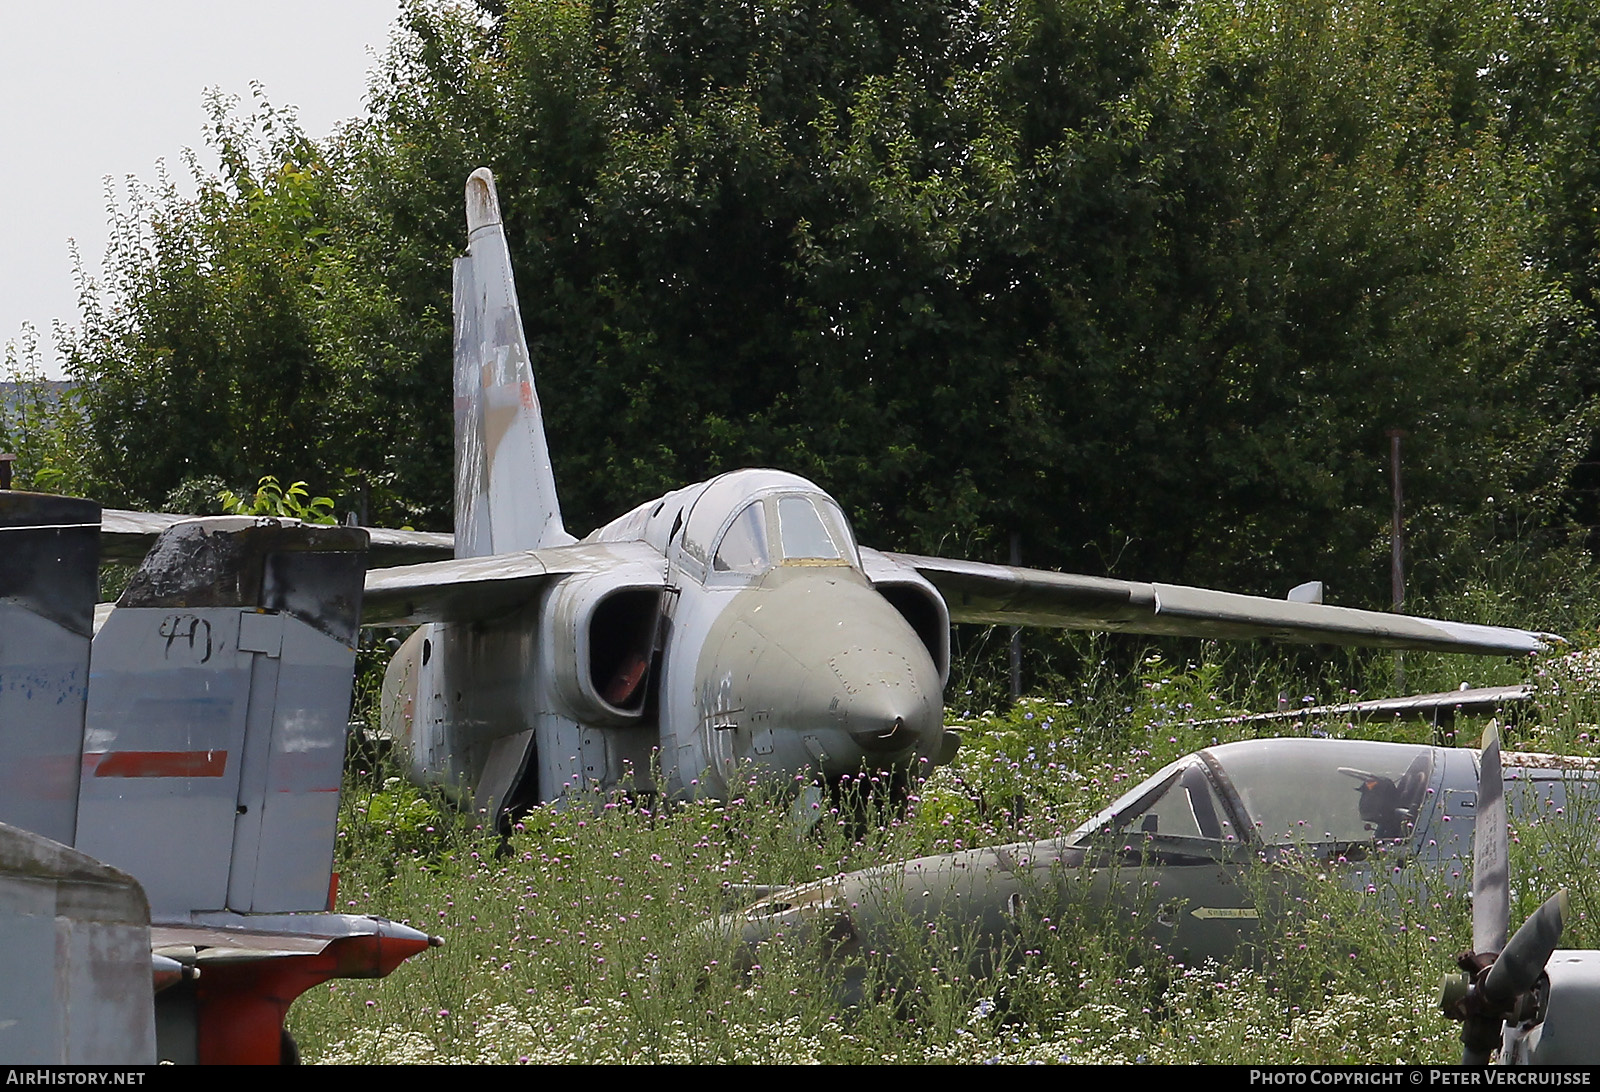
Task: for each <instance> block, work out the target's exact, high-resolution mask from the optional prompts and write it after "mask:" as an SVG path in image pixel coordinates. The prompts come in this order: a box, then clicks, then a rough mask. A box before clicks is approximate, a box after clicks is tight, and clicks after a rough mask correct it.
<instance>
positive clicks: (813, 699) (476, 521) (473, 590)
mask: <svg viewBox="0 0 1600 1092" xmlns="http://www.w3.org/2000/svg"><path fill="white" fill-rule="evenodd" d="M466 195H467V231H468V236H467V238H468V243H467V254H466V255H465V256H464V257H461V258H458V259H457V260H456V263H455V285H454V288H455V443H456V448H455V468H456V469H455V476H456V480H455V506H456V507H455V511H456V517H455V518H456V533H455V554H456V556H455V559H454V560H451V561H442V562H433V563H425V564H419V565H410V566H403V567H397V568H389V569H385V570H382V571H380V572H372V573H369V574H368V577H367V584H366V599H365V608H364V611H363V619H362V620H363V623H364V624H366V625H410V624H419V623H420V624H421V628H419V629H418V630H417V631H416V632H414V633H413V634H412V635H411V636H410V637H409V638H408V639H407V640H406V641H405V643H404V644H403V645H402V646H401V647H400V649H399V650H398V651H397V653H396V655H395V657H394V659H393V661H392V663H391V664H390V667H389V670H388V674H387V677H386V679H385V682H384V696H383V718H384V725H385V727H386V729H387V730H388V732H389V734H390V735H391V738H392V739H394V740H395V741H396V742H397V743H401V744H403V745H404V746H405V747H406V748H407V749H408V751H409V753H410V756H411V763H412V767H411V772H412V774H413V776H414V777H416V778H418V779H419V780H422V781H424V782H432V783H436V784H442V785H445V786H447V787H454V788H457V789H461V790H465V791H466V792H467V793H470V794H471V798H472V802H473V804H474V806H475V807H478V808H481V809H485V810H487V811H488V812H489V814H491V815H498V814H500V811H501V809H502V808H504V807H506V806H508V805H515V804H521V803H532V802H536V801H549V800H555V799H558V798H560V797H562V796H563V795H564V794H566V793H568V792H571V791H573V790H574V789H577V788H590V787H598V788H601V789H610V788H614V787H616V786H618V785H619V784H622V783H623V782H624V781H625V779H626V778H628V777H629V776H630V774H631V776H632V777H633V779H634V783H635V784H637V785H640V786H642V787H650V786H648V785H647V783H646V778H647V777H649V776H651V773H652V770H653V769H656V770H659V777H660V778H661V779H662V781H663V782H664V783H663V784H656V785H655V786H653V787H655V788H657V789H660V790H664V791H666V792H668V793H669V794H690V795H693V794H704V795H720V794H722V793H724V792H725V791H727V789H728V788H729V782H730V779H731V778H733V777H734V775H735V771H736V770H737V769H738V768H740V767H741V766H745V765H748V766H753V767H755V768H757V769H759V770H764V771H766V772H767V773H769V774H775V775H779V776H782V777H784V778H792V777H794V776H795V775H796V774H803V773H804V771H807V770H810V771H812V772H813V774H815V775H818V776H820V778H822V779H824V780H825V782H832V781H834V780H836V779H838V778H840V777H841V776H844V775H853V774H855V773H857V772H858V771H860V770H861V769H862V768H863V766H865V767H867V768H869V769H872V770H874V771H883V772H889V773H890V774H892V775H895V776H899V775H903V774H904V773H906V772H907V771H909V770H911V769H912V768H913V767H914V766H915V765H916V764H918V763H921V762H927V763H930V764H937V763H943V762H948V761H950V759H951V758H952V757H953V756H954V753H955V749H956V746H957V739H956V736H955V735H954V734H953V733H951V732H948V731H946V730H945V728H944V725H943V698H942V691H943V688H944V684H945V681H946V679H947V676H948V671H949V658H950V641H949V634H950V623H951V622H952V621H958V622H983V623H1000V624H1010V625H1043V626H1058V627H1067V628H1080V629H1107V630H1125V631H1129V632H1135V633H1154V634H1175V635H1193V636H1214V637H1275V638H1279V639H1282V640H1289V641H1303V642H1325V643H1332V644H1349V645H1370V646H1377V647H1385V648H1410V649H1426V650H1433V651H1443V652H1474V653H1485V654H1500V655H1505V654H1518V653H1529V652H1533V651H1536V650H1537V649H1539V648H1540V647H1541V646H1542V644H1543V643H1544V642H1545V640H1546V638H1545V637H1543V636H1542V635H1540V634H1536V633H1530V632H1525V631H1522V630H1513V629H1501V628H1496V627H1490V626H1479V625H1465V624H1458V623H1453V622H1441V621H1433V620H1429V619H1424V618H1414V617H1407V616H1403V615H1394V614H1382V613H1377V612H1372V611H1360V610H1350V609H1345V608H1340V607H1331V606H1323V605H1322V604H1321V603H1320V602H1297V601H1279V600H1272V599H1263V598H1258V597H1254V596H1246V595H1233V594H1228V593H1224V592H1216V591H1208V590H1204V589H1200V588H1189V587H1174V586H1169V585H1164V584H1141V583H1130V582H1128V581H1122V580H1110V579H1104V578H1099V577H1091V576H1075V575H1072V574H1068V573H1059V572H1046V571H1040V570H1036V569H1024V568H1017V567H1008V566H1003V565H988V564H979V563H973V562H964V561H952V560H946V559H943V558H934V557H915V556H911V555H907V554H895V553H881V552H879V551H876V550H871V549H867V548H864V547H859V546H858V545H857V544H856V541H855V538H854V536H853V535H852V533H851V530H850V524H849V522H848V521H847V520H846V519H845V516H844V513H843V512H842V511H841V510H840V508H839V506H838V504H836V503H835V502H834V501H833V499H832V498H830V497H829V496H828V495H827V494H826V493H825V492H823V491H822V490H821V489H819V488H818V487H817V486H816V485H814V484H813V483H811V482H809V481H807V480H805V479H804V478H801V477H797V476H796V475H794V474H788V473H784V472H783V471H779V470H736V471H732V472H730V473H726V474H722V475H720V476H718V477H715V478H712V479H711V480H710V481H706V482H701V483H699V484H697V485H691V486H688V487H686V488H683V489H680V490H678V491H676V492H673V493H669V494H667V495H666V496H664V497H660V498H658V499H655V500H650V501H646V502H645V503H644V504H641V505H639V507H637V508H635V509H634V510H633V511H631V512H629V513H627V514H626V515H624V516H622V517H620V518H618V519H616V520H614V521H612V522H611V523H608V524H606V525H605V526H604V527H601V528H600V529H599V530H597V531H594V532H593V533H591V534H590V535H589V536H588V537H586V538H584V539H583V540H581V541H579V540H577V539H575V538H574V537H573V536H572V535H571V534H569V533H568V532H567V529H566V527H565V526H564V524H563V523H562V519H561V508H560V505H559V503H558V502H557V498H556V487H555V480H554V477H553V475H552V473H551V468H550V454H549V448H548V446H547V443H546V438H545V433H544V425H543V421H542V418H541V415H540V410H539V401H538V397H537V395H536V394H535V389H534V382H533V372H532V368H531V365H530V360H529V354H528V346H527V342H526V340H525V338H524V335H523V329H522V319H521V315H520V313H519V311H518V307H517V297H516V291H515V288H514V286H513V283H512V274H511V261H510V255H509V252H508V250H507V245H506V237H505V232H504V229H503V227H502V224H501V219H500V208H499V202H498V199H497V198H496V195H495V188H494V179H493V176H492V175H491V174H490V173H489V171H488V170H487V169H483V168H480V169H479V170H477V171H474V172H473V174H472V176H471V177H470V178H469V179H468V180H467V190H466Z"/></svg>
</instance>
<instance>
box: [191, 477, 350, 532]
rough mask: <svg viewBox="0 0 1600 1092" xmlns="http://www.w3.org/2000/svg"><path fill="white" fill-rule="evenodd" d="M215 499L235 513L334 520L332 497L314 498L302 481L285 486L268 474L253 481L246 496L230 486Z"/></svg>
mask: <svg viewBox="0 0 1600 1092" xmlns="http://www.w3.org/2000/svg"><path fill="white" fill-rule="evenodd" d="M217 499H218V500H219V501H220V502H221V503H222V508H223V511H224V512H227V513H228V514H229V515H234V516H288V517H290V518H293V519H298V520H303V521H304V522H306V523H337V522H338V521H337V520H336V519H335V518H334V515H333V498H331V497H313V496H312V495H311V491H310V490H308V489H307V488H306V483H305V482H295V483H293V484H292V485H290V486H289V488H288V489H285V488H283V486H281V485H279V484H278V479H277V478H275V477H273V476H272V475H271V474H268V475H266V476H264V477H263V478H262V479H261V480H260V481H259V482H257V483H256V491H255V492H254V493H253V494H251V495H249V496H245V497H241V496H239V495H238V494H236V493H234V492H233V490H231V489H223V490H221V491H219V492H218V494H217Z"/></svg>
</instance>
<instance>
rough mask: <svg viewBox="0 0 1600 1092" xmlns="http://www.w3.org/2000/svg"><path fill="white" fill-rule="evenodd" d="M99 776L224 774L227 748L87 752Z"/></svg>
mask: <svg viewBox="0 0 1600 1092" xmlns="http://www.w3.org/2000/svg"><path fill="white" fill-rule="evenodd" d="M83 757H84V764H85V765H88V764H89V762H90V760H91V759H93V760H96V761H95V762H94V775H95V776H96V777H221V776H222V771H223V770H224V769H225V768H226V767H227V765H228V752H227V751H102V752H100V753H99V754H95V753H92V752H91V753H86V754H84V756H83Z"/></svg>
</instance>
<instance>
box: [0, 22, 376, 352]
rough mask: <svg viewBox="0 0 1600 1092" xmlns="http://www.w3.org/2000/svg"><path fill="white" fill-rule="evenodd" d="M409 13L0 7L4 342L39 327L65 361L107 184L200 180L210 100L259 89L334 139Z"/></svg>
mask: <svg viewBox="0 0 1600 1092" xmlns="http://www.w3.org/2000/svg"><path fill="white" fill-rule="evenodd" d="M399 11H400V7H399V0H271V2H270V3H243V2H240V0H147V2H144V3H129V2H127V0H51V2H49V3H29V2H26V0H0V103H4V104H5V105H4V107H3V108H0V341H4V342H12V341H16V340H18V339H19V337H20V335H21V333H22V328H23V324H24V323H31V324H32V325H33V326H34V327H35V328H37V329H38V331H39V333H40V339H41V342H42V347H43V350H44V353H43V356H44V358H45V361H46V363H47V365H50V364H51V362H52V361H53V358H54V353H53V351H52V342H51V340H50V329H51V325H52V323H53V322H54V321H55V320H57V319H59V320H61V321H63V322H66V323H68V324H73V323H75V322H76V320H77V289H76V287H75V284H74V280H73V263H72V256H71V250H70V242H69V241H70V240H76V242H77V246H78V251H79V253H80V255H81V256H82V259H83V263H84V266H85V267H86V269H88V270H90V271H91V272H98V271H99V268H100V263H101V260H102V258H103V256H104V253H105V243H106V224H107V220H108V217H107V214H106V180H107V179H108V178H110V179H111V180H113V183H114V186H115V189H116V191H117V192H118V193H119V194H121V193H123V192H125V179H126V178H127V177H128V176H130V175H131V176H133V177H135V178H137V179H139V180H140V181H141V182H145V183H153V182H154V181H155V180H156V177H157V164H158V162H160V161H164V162H165V163H166V165H167V169H168V172H169V173H170V174H171V175H172V176H173V177H174V179H177V180H180V181H181V180H183V179H187V177H188V168H187V167H186V165H185V164H184V160H183V151H184V149H186V148H193V149H195V150H196V151H197V152H202V153H203V152H204V145H205V136H204V125H205V121H206V114H205V110H204V97H205V93H206V91H207V89H209V88H217V89H219V90H221V91H222V92H223V93H224V94H228V95H235V96H238V97H239V98H240V99H241V100H243V101H244V102H245V103H248V102H249V101H250V96H251V88H250V85H251V82H252V81H256V82H259V83H261V84H262V85H263V86H264V88H265V91H266V95H267V98H268V100H269V101H270V102H272V103H273V104H274V105H278V106H287V105H293V106H295V107H297V108H298V112H299V117H300V123H301V127H302V128H303V129H304V130H305V132H306V133H307V134H308V135H310V136H313V137H321V136H325V135H326V134H327V133H328V132H329V131H331V130H332V129H333V128H334V127H335V126H336V125H337V124H338V123H339V122H340V121H342V120H344V119H346V118H350V117H355V116H357V115H359V114H360V113H361V109H362V101H363V97H364V94H365V90H366V79H367V72H368V70H369V69H371V68H372V67H373V64H374V63H375V60H376V57H377V55H378V54H379V53H380V52H381V51H382V50H383V48H384V46H385V44H386V43H387V41H388V39H389V30H390V27H391V25H392V24H393V23H394V21H395V19H396V18H398V16H399ZM201 162H202V164H203V165H205V166H208V167H214V166H215V161H214V160H212V159H210V158H208V157H207V156H206V155H205V154H202V158H201ZM189 189H190V191H191V192H192V187H189ZM47 370H48V371H49V372H50V374H52V375H55V374H58V373H57V372H56V370H55V368H54V367H53V366H50V367H48V368H47Z"/></svg>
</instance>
